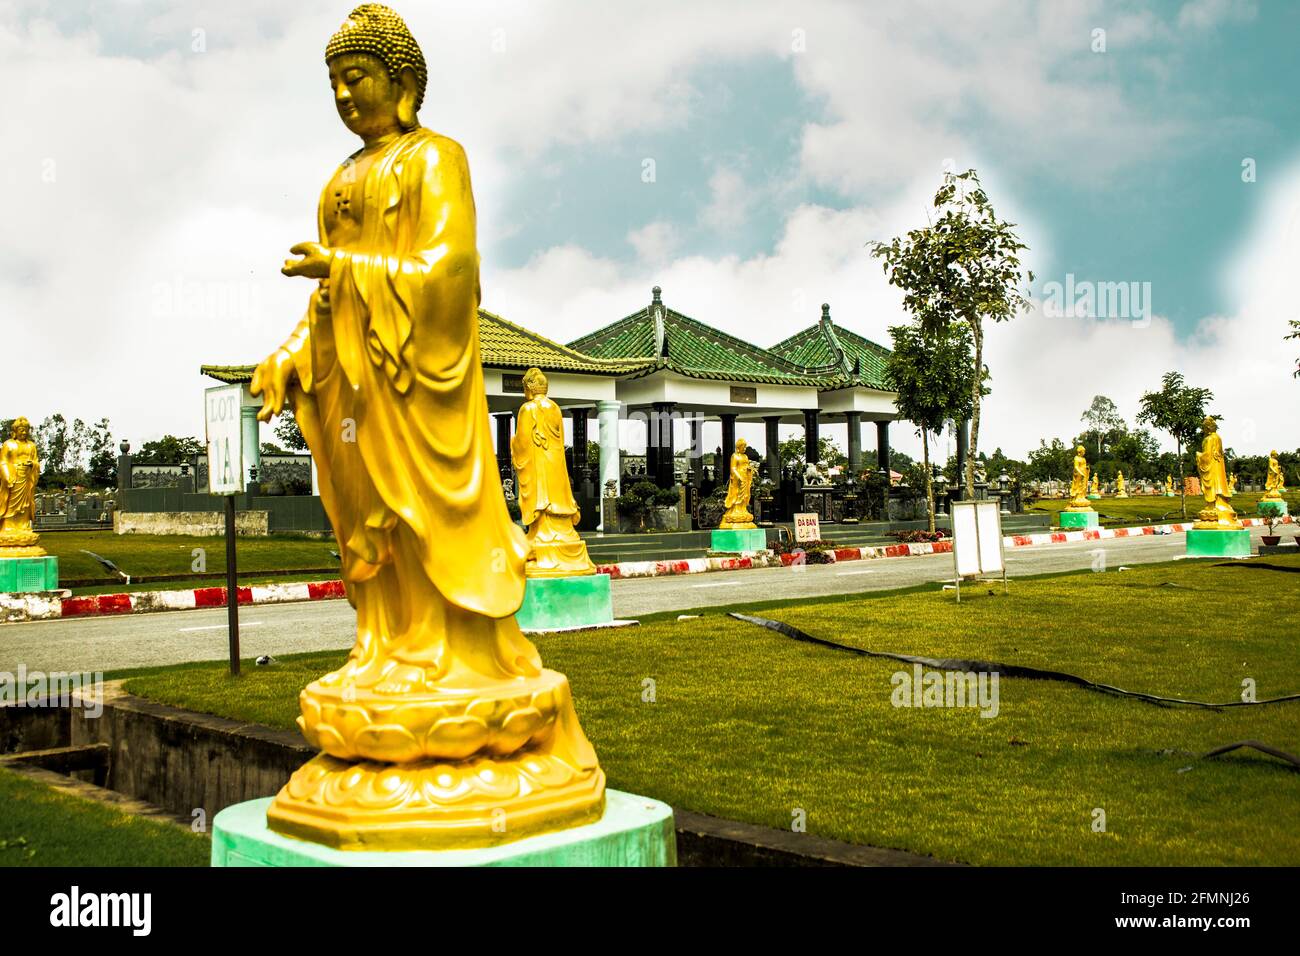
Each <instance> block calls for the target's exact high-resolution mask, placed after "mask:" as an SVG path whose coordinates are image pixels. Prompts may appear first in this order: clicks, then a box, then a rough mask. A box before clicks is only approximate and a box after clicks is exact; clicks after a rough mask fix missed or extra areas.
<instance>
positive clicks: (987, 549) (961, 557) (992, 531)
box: [952, 500, 1007, 604]
mask: <svg viewBox="0 0 1300 956" xmlns="http://www.w3.org/2000/svg"><path fill="white" fill-rule="evenodd" d="M952 560H953V570H954V571H955V572H956V578H955V579H954V582H953V583H954V584H956V585H957V603H958V604H960V603H961V582H962V580H963V579H966V580H970V579H973V580H977V581H978V580H980V579H981V578H984V579H987V578H989V577H996V576H997V575H1001V576H1002V593H1003V594H1005V593H1006V591H1007V565H1006V562H1005V561H1004V560H1003V559H1002V513H1001V508H1000V506H999V505H998V502H997V501H994V500H988V501H954V502H953V503H952Z"/></svg>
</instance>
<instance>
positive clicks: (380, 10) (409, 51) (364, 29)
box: [325, 3, 429, 129]
mask: <svg viewBox="0 0 1300 956" xmlns="http://www.w3.org/2000/svg"><path fill="white" fill-rule="evenodd" d="M345 53H368V54H370V55H371V56H374V57H378V58H379V59H380V60H381V61H382V62H383V64H384V66H385V67H386V68H387V70H388V76H389V78H390V79H391V80H392V81H393V82H394V83H396V82H399V81H400V79H401V76H402V70H404V69H407V68H408V67H409V68H410V69H411V71H412V72H413V73H414V74H415V102H414V104H411V106H410V107H409V108H407V109H402V108H400V106H399V116H400V118H401V121H402V126H403V127H404V128H406V129H414V128H415V127H416V126H418V125H419V124H418V123H417V122H416V119H415V112H416V110H418V109H419V108H420V105H421V104H422V103H423V102H424V88H425V85H426V84H427V83H428V81H429V70H428V67H426V66H425V63H424V54H423V53H422V52H420V44H418V43H416V42H415V37H414V36H412V35H411V31H410V30H409V29H408V28H407V26H406V21H405V20H403V19H402V18H401V17H400V16H399V15H398V14H397V11H395V10H393V9H391V8H389V7H386V6H384V5H383V4H382V3H363V4H361V5H360V6H359V7H357V8H356V9H355V10H353V11H352V12H351V13H349V14H348V18H347V19H346V20H344V21H343V25H342V26H341V27H339V30H338V32H337V33H335V34H334V36H332V37H330V42H329V43H328V44H327V45H326V47H325V62H326V63H328V62H329V61H330V60H332V59H334V58H335V57H336V56H342V55H343V54H345ZM403 114H407V115H403Z"/></svg>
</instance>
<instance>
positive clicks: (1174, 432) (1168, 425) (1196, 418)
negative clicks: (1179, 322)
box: [1137, 372, 1214, 518]
mask: <svg viewBox="0 0 1300 956" xmlns="http://www.w3.org/2000/svg"><path fill="white" fill-rule="evenodd" d="M1212 401H1214V393H1213V392H1212V391H1210V390H1209V389H1208V388H1193V387H1192V386H1190V385H1188V384H1187V383H1186V382H1184V381H1183V376H1182V375H1181V374H1180V373H1178V372H1166V373H1165V374H1164V376H1163V377H1162V378H1161V379H1160V391H1158V392H1147V393H1145V394H1144V395H1143V396H1142V400H1141V404H1142V411H1140V412H1139V413H1138V417H1137V420H1138V421H1139V422H1142V423H1144V424H1147V425H1150V426H1152V427H1153V428H1156V429H1159V430H1160V431H1162V432H1164V433H1165V434H1167V435H1169V436H1171V437H1172V438H1173V439H1174V443H1175V444H1176V445H1177V446H1178V485H1179V490H1180V492H1181V494H1182V499H1183V517H1184V518H1186V517H1187V483H1186V481H1184V476H1185V474H1186V469H1185V467H1184V456H1183V448H1184V447H1186V446H1189V445H1191V444H1192V442H1194V441H1195V440H1196V433H1197V431H1198V430H1199V429H1200V427H1201V422H1202V421H1204V420H1205V406H1206V404H1208V403H1209V402H1212Z"/></svg>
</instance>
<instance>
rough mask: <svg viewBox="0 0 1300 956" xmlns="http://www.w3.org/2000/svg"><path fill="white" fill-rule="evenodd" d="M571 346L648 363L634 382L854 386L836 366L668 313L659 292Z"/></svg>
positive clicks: (637, 373) (584, 350) (681, 315)
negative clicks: (666, 379)
mask: <svg viewBox="0 0 1300 956" xmlns="http://www.w3.org/2000/svg"><path fill="white" fill-rule="evenodd" d="M656 312H657V313H658V316H659V318H658V321H657V320H656ZM659 323H662V334H663V342H662V347H661V346H660V345H659V341H658V336H659V334H660V333H659V330H658V328H657V325H658V324H659ZM569 346H570V347H571V348H575V349H578V350H579V351H581V352H586V353H588V354H589V355H596V356H602V357H605V358H614V357H620V358H631V357H635V358H638V359H643V360H645V361H646V362H647V363H649V364H647V365H646V366H645V367H644V368H642V369H640V370H638V371H637V372H635V373H633V376H632V377H639V376H641V375H647V374H649V373H650V372H653V371H655V369H658V368H663V369H668V370H669V371H672V372H676V373H678V374H679V375H684V376H686V377H688V378H703V379H714V380H721V381H731V382H757V383H760V384H767V385H805V386H811V387H813V388H819V389H828V388H843V387H845V386H847V385H849V384H851V380H850V378H849V376H848V375H847V374H846V373H845V372H844V371H843V370H842V369H840V368H839V367H837V366H831V365H829V364H825V363H823V367H821V368H809V367H807V366H806V365H804V364H802V363H800V362H797V361H793V360H791V359H790V358H787V357H784V356H782V355H779V354H777V353H776V352H774V351H772V350H769V349H765V348H762V347H760V346H757V345H754V344H752V343H750V342H746V341H744V340H743V339H738V338H736V337H735V336H732V335H728V334H727V333H725V332H720V331H718V330H717V329H715V328H712V327H710V326H707V325H705V324H704V323H703V322H698V321H696V320H695V319H692V318H691V317H690V316H688V315H683V314H682V313H680V312H678V311H676V310H674V309H670V308H668V307H667V306H665V305H664V304H663V302H662V301H661V300H660V297H659V289H658V287H656V288H655V295H654V299H653V300H652V301H651V303H650V304H649V305H648V306H646V307H645V308H644V309H641V310H639V311H637V312H634V313H632V314H631V315H629V316H627V317H625V318H622V319H619V320H618V321H617V322H614V323H613V324H611V325H607V326H605V327H604V328H602V329H597V330H596V331H595V332H592V333H590V334H588V335H584V336H582V338H579V339H575V340H574V341H572V342H570V343H569Z"/></svg>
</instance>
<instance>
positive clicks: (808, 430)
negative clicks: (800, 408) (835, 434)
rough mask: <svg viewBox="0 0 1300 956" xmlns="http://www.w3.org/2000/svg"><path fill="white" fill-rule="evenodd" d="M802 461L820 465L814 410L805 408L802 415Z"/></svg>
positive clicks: (815, 411)
mask: <svg viewBox="0 0 1300 956" xmlns="http://www.w3.org/2000/svg"><path fill="white" fill-rule="evenodd" d="M803 460H804V461H805V462H807V463H820V462H821V460H822V457H821V442H819V441H818V434H817V409H815V408H805V409H804V413H803Z"/></svg>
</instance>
